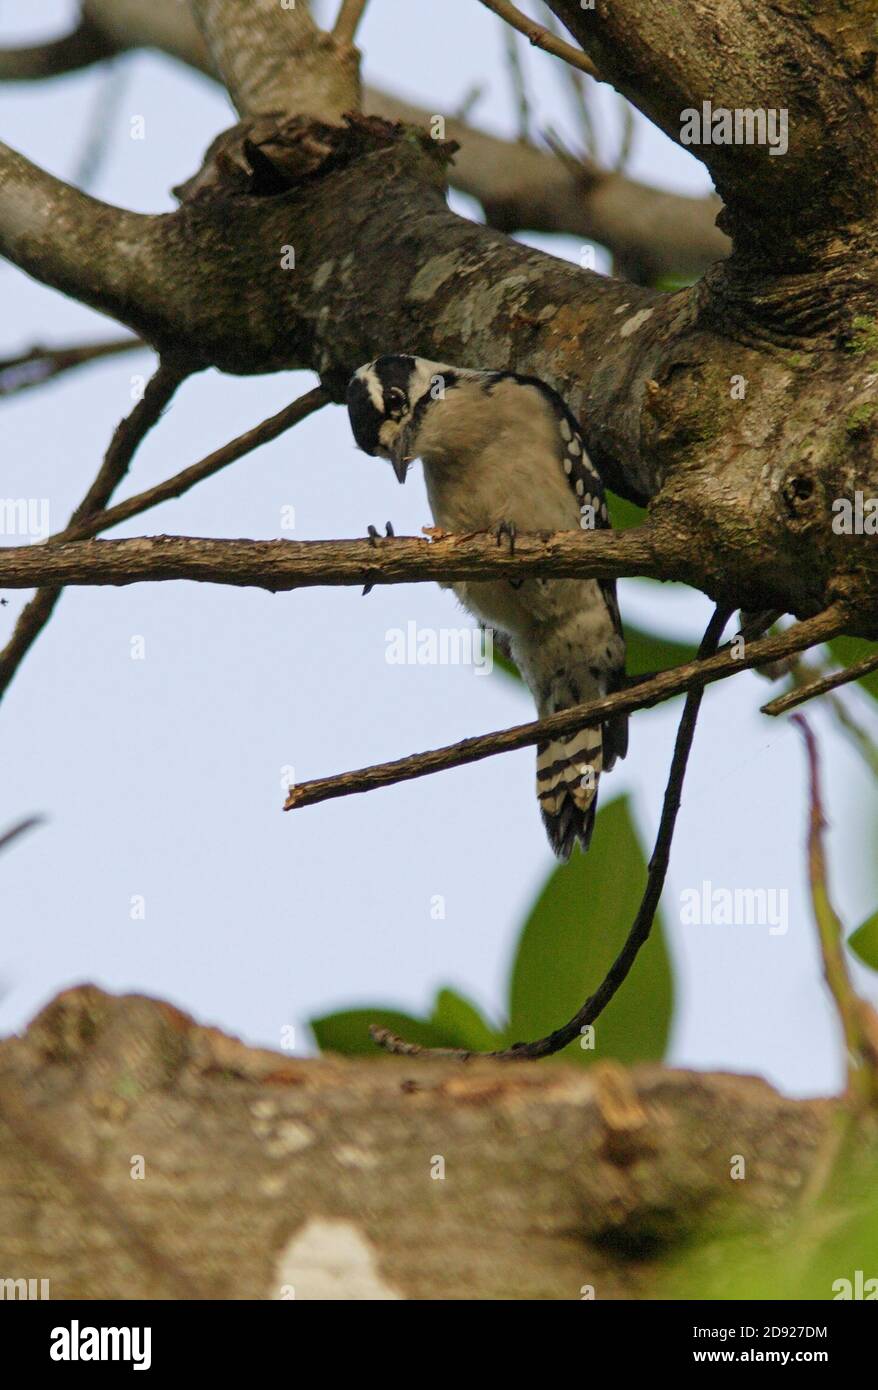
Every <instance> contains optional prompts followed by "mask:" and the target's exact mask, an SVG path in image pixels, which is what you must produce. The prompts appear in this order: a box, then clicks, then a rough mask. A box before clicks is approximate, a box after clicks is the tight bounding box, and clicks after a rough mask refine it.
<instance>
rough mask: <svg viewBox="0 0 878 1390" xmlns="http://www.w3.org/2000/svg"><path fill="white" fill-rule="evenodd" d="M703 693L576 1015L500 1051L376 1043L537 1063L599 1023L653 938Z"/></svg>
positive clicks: (412, 1052) (696, 693)
mask: <svg viewBox="0 0 878 1390" xmlns="http://www.w3.org/2000/svg"><path fill="white" fill-rule="evenodd" d="M731 615H732V609H731V608H730V607H729V608H726V607H724V606H722V605H719V606H718V607H717V609H716V611H715V613H714V615H713V617H712V618H711V620H710V622H709V623H708V626H707V631H706V632H705V634H704V638H703V640H702V642H701V646H700V647H699V649H698V660H699V661H705V660H706V659H707V658H708V657H710V656H712V655H713V653H714V652H715V651H716V649H717V646H718V645H719V641H720V638H721V637H722V635H723V631H724V629H725V626H726V623H727V622H728V620H729V618H730V617H731ZM703 697H704V686H703V685H698V686H694V687H692V688H691V689H690V690H689V693H688V694H687V696H686V703H685V705H684V706H683V713H682V715H681V716H680V725H679V728H678V729H677V737H676V739H675V740H674V755H673V758H672V759H671V769H670V772H669V774H668V783H667V786H666V788H665V796H664V803H663V805H662V814H661V819H660V821H659V828H658V835H657V836H656V842H655V849H654V850H653V852H652V857H651V858H650V861H649V870H648V873H647V878H646V887H645V888H644V891H643V897H642V899H641V901H640V907H639V908H638V909H637V915H636V917H635V918H634V922H633V924H632V926H631V930H630V931H629V933H628V936H627V938H626V940H625V944H624V946H623V947H622V949H621V951H620V952H619V954H618V955H617V957H616V959H615V960H614V961H613V964H612V965H611V966H610V969H609V970H608V971H607V974H606V975H605V976H604V979H603V980H602V981H601V983H600V985H599V986H598V988H597V989H596V990H595V992H594V993H593V994H590V995H589V997H588V999H586V1001H585V1003H584V1004H583V1005H582V1007H581V1008H580V1009H578V1010H577V1012H576V1013H575V1014H574V1015H573V1017H572V1018H571V1019H569V1020H568V1021H567V1023H565V1024H564V1025H563V1026H562V1027H561V1028H556V1029H555V1031H554V1032H552V1033H549V1034H547V1035H546V1037H544V1038H537V1039H535V1040H534V1041H533V1042H516V1043H513V1044H512V1046H511V1047H504V1048H502V1049H501V1050H500V1051H499V1052H489V1053H487V1054H485V1053H473V1052H468V1051H466V1050H465V1049H463V1048H435V1047H422V1046H420V1045H418V1044H417V1043H408V1042H406V1041H405V1040H404V1039H403V1038H400V1037H398V1036H397V1035H396V1034H395V1033H392V1032H391V1031H390V1029H388V1028H377V1027H372V1028H370V1030H369V1031H370V1033H371V1036H372V1039H373V1041H374V1042H376V1043H377V1044H378V1046H379V1047H383V1048H384V1050H385V1051H386V1052H394V1053H402V1054H404V1055H405V1056H407V1057H411V1056H424V1057H436V1056H442V1057H454V1058H456V1059H457V1060H458V1061H461V1062H466V1061H468V1060H469V1059H470V1057H473V1056H476V1057H480V1056H485V1055H487V1056H488V1057H492V1058H493V1059H494V1060H495V1061H498V1062H535V1061H538V1060H539V1058H541V1057H551V1056H552V1055H553V1054H554V1053H556V1052H560V1051H561V1050H562V1049H563V1048H565V1047H567V1045H568V1044H569V1043H572V1042H573V1041H574V1039H575V1038H578V1037H579V1036H580V1035H581V1033H582V1030H583V1028H585V1027H587V1026H588V1025H589V1024H590V1023H594V1021H595V1019H596V1018H598V1016H599V1015H600V1014H602V1013H603V1011H604V1009H605V1008H606V1007H607V1005H608V1004H609V1002H610V1000H611V999H612V998H613V996H614V995H615V994H616V992H617V991H618V989H619V988H620V986H621V985H622V984H623V983H624V982H625V980H626V979H627V978H628V974H629V972H630V970H631V967H632V966H633V964H634V961H635V959H636V958H637V953H638V952H639V950H640V948H641V946H643V945H644V944H645V943H646V941H647V940H648V938H649V933H650V931H651V929H652V924H653V920H654V918H655V914H656V912H657V911H658V905H659V902H660V900H661V896H662V892H663V890H664V886H665V878H666V877H667V872H668V864H669V862H670V858H671V845H672V843H673V839H674V827H675V825H676V823H677V813H678V812H679V810H680V800H681V798H682V795H683V781H684V779H685V776H686V765H687V763H688V761H689V754H690V752H691V751H692V739H693V737H694V735H695V725H696V723H697V721H698V712H699V710H700V708H701V701H702V699H703Z"/></svg>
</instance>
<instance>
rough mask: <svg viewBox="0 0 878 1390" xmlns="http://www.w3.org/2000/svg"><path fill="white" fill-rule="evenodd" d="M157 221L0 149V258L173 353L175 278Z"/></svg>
mask: <svg viewBox="0 0 878 1390" xmlns="http://www.w3.org/2000/svg"><path fill="white" fill-rule="evenodd" d="M163 221H164V219H163V218H160V217H147V216H144V215H142V214H141V213H134V212H125V211H123V210H122V209H121V208H115V207H110V206H109V204H107V203H101V202H99V201H98V200H97V199H96V198H90V197H89V196H88V195H87V194H85V193H80V192H79V191H78V190H77V189H75V188H71V187H70V185H69V184H66V183H64V182H63V181H62V180H61V179H56V178H53V177H52V175H51V174H47V173H45V172H44V171H43V170H42V169H39V168H37V166H36V165H35V164H31V162H30V161H29V160H27V159H25V158H24V156H23V155H20V154H18V153H17V152H16V151H15V150H12V149H10V148H9V146H7V145H3V144H0V255H2V256H6V257H7V259H8V260H10V261H13V262H14V263H15V265H17V266H19V267H20V269H22V270H24V271H27V273H28V275H32V276H33V277H34V279H35V280H39V281H40V282H41V283H42V284H44V285H51V286H52V287H53V288H54V289H56V290H61V291H62V292H63V293H64V294H68V295H70V296H71V298H73V299H77V300H79V301H80V302H81V303H84V304H90V305H91V307H92V308H93V309H98V310H100V311H101V312H102V313H105V314H109V315H111V316H112V317H113V318H115V319H118V321H119V322H121V323H126V324H128V325H129V326H131V327H132V328H134V329H135V330H138V331H139V330H141V329H142V331H143V335H144V336H145V337H149V338H150V340H151V341H154V339H155V338H156V337H161V338H162V340H163V342H164V343H165V344H166V345H167V347H168V348H171V347H172V344H173V339H174V326H173V325H174V317H175V310H174V303H173V298H174V294H175V292H176V287H177V279H178V275H179V271H178V270H176V269H175V267H174V266H173V264H172V262H171V261H170V260H169V258H168V256H167V252H166V250H165V248H164V245H163V237H162V231H161V228H162V223H163Z"/></svg>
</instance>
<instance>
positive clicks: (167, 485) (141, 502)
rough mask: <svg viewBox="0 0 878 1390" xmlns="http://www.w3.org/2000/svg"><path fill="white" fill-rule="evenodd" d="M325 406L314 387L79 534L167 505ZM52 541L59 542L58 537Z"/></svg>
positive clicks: (322, 394) (106, 513) (94, 532)
mask: <svg viewBox="0 0 878 1390" xmlns="http://www.w3.org/2000/svg"><path fill="white" fill-rule="evenodd" d="M328 403H329V396H328V395H327V393H326V392H325V391H324V390H323V388H322V387H321V386H315V387H314V389H313V391H306V392H305V394H304V395H303V396H300V397H299V398H298V400H295V401H293V403H292V404H291V405H287V406H284V408H283V410H280V411H278V413H277V415H272V416H271V417H270V418H269V419H268V420H263V421H262V423H261V424H259V425H256V426H255V427H254V428H253V429H252V430H247V432H246V433H245V434H241V435H238V437H237V439H233V440H231V442H230V443H228V444H224V445H223V447H222V448H221V449H216V450H215V451H214V452H213V453H212V454H208V455H207V457H206V458H203V459H201V460H200V461H199V462H198V463H193V464H191V465H190V466H189V467H188V468H184V469H182V470H181V471H180V472H179V473H175V474H174V476H173V477H172V478H167V479H166V480H165V481H164V482H162V483H156V485H155V487H151V488H147V489H146V491H145V492H138V493H136V494H135V495H134V496H133V497H126V498H125V501H124V502H117V503H116V506H115V507H109V508H108V509H107V510H106V511H102V512H96V513H95V514H94V516H93V517H92V518H91V520H90V521H89V522H87V523H85V522H84V523H82V526H81V527H80V532H81V531H82V529H83V527H84V526H85V525H88V527H89V532H88V534H89V535H92V536H96V535H97V534H98V533H99V532H100V531H108V530H109V529H110V527H111V526H118V525H120V523H121V522H123V521H130V519H131V517H133V516H139V515H140V513H141V512H146V511H149V510H150V508H152V507H157V506H158V505H159V503H160V502H169V501H171V499H172V498H175V497H182V495H183V493H184V492H188V491H189V489H190V488H193V487H194V486H195V484H196V483H201V482H203V481H204V479H205V478H212V477H213V475H214V473H219V471H220V469H221V468H226V467H227V466H228V465H229V464H230V463H236V462H237V460H238V459H241V458H243V457H244V455H245V454H250V453H252V452H253V450H254V449H258V448H259V447H260V446H261V445H263V444H268V443H270V442H271V440H272V439H277V438H278V436H279V435H281V434H284V433H285V432H286V431H287V430H289V429H292V427H293V425H298V424H299V422H300V421H301V420H304V419H306V418H307V416H309V415H313V413H314V411H315V410H320V409H321V408H322V407H323V406H324V405H328ZM56 539H58V540H60V539H61V537H60V536H59V537H57V538H56Z"/></svg>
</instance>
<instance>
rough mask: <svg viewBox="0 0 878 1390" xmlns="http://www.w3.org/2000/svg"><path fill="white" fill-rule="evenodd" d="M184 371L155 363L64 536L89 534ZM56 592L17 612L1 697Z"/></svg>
mask: <svg viewBox="0 0 878 1390" xmlns="http://www.w3.org/2000/svg"><path fill="white" fill-rule="evenodd" d="M188 374H189V369H188V368H187V367H185V366H183V365H181V364H179V363H177V362H173V363H171V362H161V363H160V364H159V366H158V369H157V370H156V372H155V373H154V375H153V376H152V377H151V379H150V380H149V382H148V383H147V386H146V390H145V391H144V394H143V398H142V399H141V400H140V401H138V403H137V405H136V406H135V407H134V409H133V410H132V412H131V414H130V415H128V416H127V417H126V419H124V420H123V421H122V423H121V424H120V425H119V426H118V428H117V429H116V432H115V434H114V435H113V438H112V440H111V441H110V447H109V448H108V450H107V452H106V455H105V457H104V461H103V463H102V464H101V467H100V469H99V470H98V474H97V477H96V478H95V480H94V482H93V483H92V485H91V487H90V488H89V489H88V492H87V493H86V494H85V496H84V497H83V499H82V501H81V502H80V504H79V506H78V507H77V508H76V511H75V512H74V513H73V515H72V516H71V518H70V522H69V524H68V526H67V527H66V529H65V531H64V535H65V536H79V535H83V534H84V535H87V534H88V524H89V522H90V520H91V517H92V515H93V514H94V513H95V512H101V511H103V510H104V508H105V507H106V505H107V502H108V501H109V499H110V497H111V496H112V494H113V492H114V491H115V489H116V487H117V486H118V485H119V483H120V482H121V481H122V479H123V478H124V477H125V474H126V473H127V472H128V467H129V465H130V463H131V460H132V459H133V457H134V455H135V453H136V452H137V449H138V447H139V445H140V443H141V441H142V440H143V439H144V438H145V436H146V435H147V434H148V433H149V431H150V430H151V429H152V427H153V425H155V424H156V423H157V421H158V420H159V419H160V418H161V415H162V412H163V411H164V409H165V407H166V406H167V405H168V403H169V402H170V400H171V399H172V397H173V395H174V393H175V391H176V390H177V387H178V386H179V385H180V383H181V381H183V380H184V379H185V378H186V376H187V375H188ZM53 544H55V542H54V541H49V542H47V543H46V545H44V546H41V547H40V549H42V550H44V551H45V552H47V553H48V552H49V551H50V550H51V548H52V546H53ZM60 597H61V588H60V586H56V585H52V586H51V587H44V588H40V589H38V590H37V592H36V594H35V595H34V597H33V598H32V599H31V601H30V603H28V604H27V605H26V607H25V608H23V609H22V611H21V613H20V614H19V617H18V622H17V623H16V625H15V628H14V630H13V633H12V636H11V637H10V639H9V641H8V642H7V644H6V646H5V647H4V648H3V650H2V651H0V699H2V697H3V695H4V694H5V693H6V691H7V690H8V688H9V685H10V682H11V681H12V679H13V677H14V675H15V673H16V671H17V670H18V668H19V666H20V665H21V663H22V661H23V660H24V658H25V656H26V655H27V653H28V652H29V651H30V649H31V647H32V646H33V644H34V642H35V641H36V639H37V637H39V635H40V633H41V632H42V630H43V628H44V627H45V626H46V623H47V622H48V621H49V619H50V617H51V616H52V613H53V612H54V610H55V605H56V603H57V602H58V599H59V598H60Z"/></svg>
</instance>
